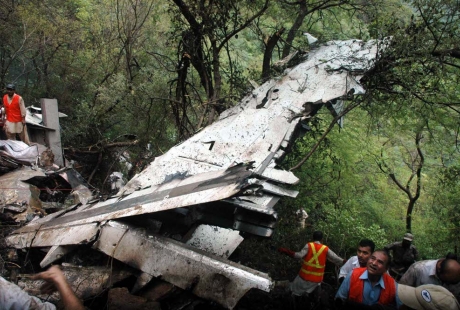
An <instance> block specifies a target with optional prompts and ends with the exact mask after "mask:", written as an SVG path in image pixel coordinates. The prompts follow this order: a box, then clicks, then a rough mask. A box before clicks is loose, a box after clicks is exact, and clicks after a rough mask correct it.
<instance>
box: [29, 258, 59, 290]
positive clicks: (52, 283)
mask: <svg viewBox="0 0 460 310" xmlns="http://www.w3.org/2000/svg"><path fill="white" fill-rule="evenodd" d="M32 279H34V280H43V281H45V284H43V285H42V286H41V287H40V291H41V292H42V293H43V294H51V293H53V292H55V291H57V290H58V289H59V286H62V285H65V284H67V280H66V278H65V276H64V273H63V272H62V270H61V268H59V267H58V266H57V265H54V266H51V267H50V268H49V269H48V270H46V271H43V272H40V273H38V274H36V275H34V276H32Z"/></svg>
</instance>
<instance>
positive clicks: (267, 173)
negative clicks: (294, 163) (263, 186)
mask: <svg viewBox="0 0 460 310" xmlns="http://www.w3.org/2000/svg"><path fill="white" fill-rule="evenodd" d="M261 176H262V177H264V178H267V179H269V180H271V181H276V182H279V183H284V184H291V185H295V184H298V183H299V178H298V177H296V176H295V175H294V173H292V172H291V171H286V170H280V169H273V168H266V169H265V170H264V171H263V172H262V174H261Z"/></svg>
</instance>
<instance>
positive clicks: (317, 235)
mask: <svg viewBox="0 0 460 310" xmlns="http://www.w3.org/2000/svg"><path fill="white" fill-rule="evenodd" d="M320 240H323V232H322V231H319V230H317V231H315V232H313V241H320Z"/></svg>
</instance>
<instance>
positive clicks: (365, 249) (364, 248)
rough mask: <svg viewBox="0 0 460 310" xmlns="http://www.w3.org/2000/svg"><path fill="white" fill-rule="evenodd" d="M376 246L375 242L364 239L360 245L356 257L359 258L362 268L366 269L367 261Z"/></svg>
mask: <svg viewBox="0 0 460 310" xmlns="http://www.w3.org/2000/svg"><path fill="white" fill-rule="evenodd" d="M374 249H375V244H374V241H372V240H369V239H362V240H361V241H360V242H359V244H358V249H357V250H356V255H357V256H358V262H359V265H360V266H361V267H366V265H367V261H368V260H369V257H370V256H371V254H372V252H374Z"/></svg>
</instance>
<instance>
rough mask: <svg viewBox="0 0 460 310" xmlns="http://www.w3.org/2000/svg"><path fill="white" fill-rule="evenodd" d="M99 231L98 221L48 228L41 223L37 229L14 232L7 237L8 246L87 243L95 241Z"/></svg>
mask: <svg viewBox="0 0 460 310" xmlns="http://www.w3.org/2000/svg"><path fill="white" fill-rule="evenodd" d="M25 227H27V226H25ZM98 231H99V224H98V223H89V224H85V225H76V226H62V227H52V228H48V229H47V228H45V227H41V225H39V226H38V227H36V229H27V230H26V231H16V232H13V233H12V234H11V235H9V236H8V237H7V238H6V243H7V245H8V246H10V247H14V248H17V249H23V248H29V247H51V246H54V245H71V244H85V243H89V242H91V241H93V240H94V238H95V237H96V235H97V233H98Z"/></svg>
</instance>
